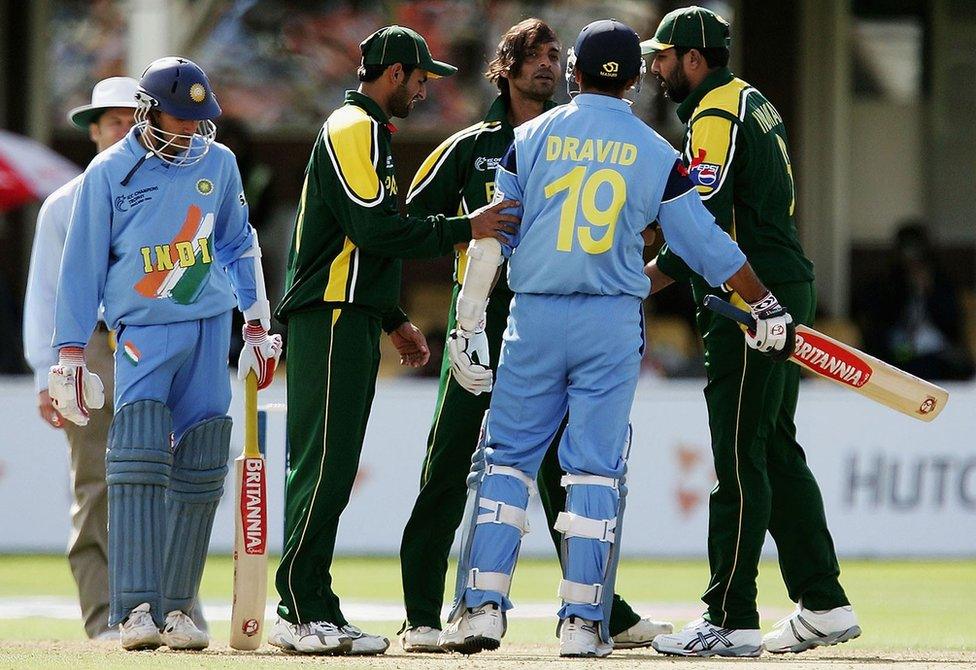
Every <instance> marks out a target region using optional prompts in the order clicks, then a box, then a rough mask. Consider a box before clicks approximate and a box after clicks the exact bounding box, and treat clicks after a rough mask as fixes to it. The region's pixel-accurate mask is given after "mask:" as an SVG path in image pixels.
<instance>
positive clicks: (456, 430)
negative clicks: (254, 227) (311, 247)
mask: <svg viewBox="0 0 976 670" xmlns="http://www.w3.org/2000/svg"><path fill="white" fill-rule="evenodd" d="M486 77H487V78H488V79H489V81H491V82H492V83H494V84H496V85H497V86H498V89H499V92H500V94H499V96H498V97H497V98H496V99H495V101H494V103H492V105H491V107H490V108H489V110H488V114H487V115H486V116H485V119H484V121H482V122H480V123H476V124H474V125H473V126H470V127H468V128H465V129H464V130H461V131H459V132H457V133H455V134H454V135H452V136H450V137H449V138H447V139H446V140H444V142H442V143H441V144H440V146H438V147H437V148H436V149H435V150H434V151H433V153H431V154H430V156H428V157H427V159H426V160H425V161H424V162H423V164H422V165H421V166H420V168H419V170H418V171H417V174H416V176H415V177H414V180H413V184H411V186H410V191H409V193H408V195H407V203H408V206H409V211H410V214H411V215H414V216H430V215H435V214H446V215H452V214H455V213H457V214H464V213H465V212H468V211H471V210H472V209H475V208H478V207H482V206H484V205H485V204H486V203H488V202H490V201H491V199H492V196H493V194H494V193H493V191H494V178H495V168H496V166H497V164H498V161H499V160H500V159H501V157H502V156H503V155H504V153H505V150H506V149H508V147H509V145H511V144H512V141H513V139H514V138H515V132H514V127H515V126H517V125H519V124H521V123H523V122H525V121H528V120H529V119H532V118H534V117H536V116H538V115H539V114H541V113H542V112H543V111H545V110H547V109H551V108H552V107H554V106H555V105H554V103H553V102H552V100H551V98H552V95H553V93H554V91H555V87H556V85H557V84H559V83H561V82H562V68H561V67H560V45H559V41H558V39H557V38H556V35H555V33H554V32H553V31H552V29H551V28H550V27H549V26H548V25H546V24H545V23H544V22H542V21H540V20H539V19H534V18H533V19H526V20H524V21H522V22H520V23H518V24H516V25H515V26H512V28H510V29H509V30H508V31H507V32H506V33H505V35H504V36H503V37H502V40H501V42H500V43H499V45H498V48H497V50H496V54H495V58H494V60H492V62H491V63H490V64H489V66H488V72H487V73H486ZM466 266H467V254H466V252H465V251H464V250H463V249H461V250H459V251H458V252H457V260H456V264H455V273H454V290H453V294H452V296H451V311H450V313H449V315H448V326H447V328H448V332H450V331H451V330H453V329H454V328H455V325H456V316H455V309H456V302H457V297H458V293H459V292H460V290H461V285H462V284H463V283H464V274H465V268H466ZM511 300H512V292H511V290H509V288H508V284H507V282H506V281H505V271H504V268H502V272H501V273H500V276H499V278H498V282H497V284H496V285H495V288H494V289H493V291H492V293H491V297H490V300H489V303H488V318H487V330H486V335H487V341H488V350H489V359H490V361H491V362H492V363H496V362H497V361H498V354H499V349H500V347H501V342H502V333H503V332H504V330H505V324H506V322H507V320H508V309H509V303H510V302H511ZM482 362H483V363H484V362H485V361H482ZM490 401H491V394H490V393H480V394H479V395H473V394H472V393H469V392H468V391H466V390H465V389H464V388H462V386H461V385H460V384H458V382H457V380H456V379H455V378H454V377H453V376H452V375H451V367H450V362H449V360H448V356H447V353H446V352H445V354H444V359H443V362H442V365H441V378H440V388H439V391H438V397H437V405H436V409H435V413H434V420H433V425H432V426H431V429H430V434H429V436H428V438H427V456H426V458H425V459H424V464H423V471H422V474H421V483H420V494H419V495H418V497H417V502H416V503H415V504H414V508H413V512H412V513H411V515H410V520H409V521H408V522H407V526H406V528H405V529H404V531H403V541H402V543H401V545H400V565H401V570H402V573H403V593H404V600H405V602H406V608H407V621H406V622H405V623H404V628H403V630H402V631H401V633H402V637H401V644H402V645H403V649H404V650H405V651H408V652H439V651H442V649H441V648H440V647H438V645H437V638H438V633H439V632H440V628H441V619H440V613H441V607H442V605H443V601H444V579H445V575H446V573H447V558H448V554H449V552H450V549H451V544H452V543H453V541H454V535H455V532H456V530H457V528H458V526H459V525H460V523H461V516H462V513H463V511H464V502H465V497H466V495H467V487H466V483H465V478H466V476H467V474H468V471H469V469H470V467H471V455H472V453H473V451H474V449H475V447H476V446H477V442H478V432H479V428H480V426H481V421H482V418H483V417H484V414H485V411H486V410H487V409H488V404H489V403H490ZM561 435H562V430H560V431H559V432H558V433H557V434H556V436H555V438H554V439H553V442H552V446H551V448H550V449H549V451H548V453H547V454H546V457H545V460H544V461H543V464H542V467H541V468H540V471H539V495H540V498H541V500H542V504H543V507H544V508H545V512H546V517H547V519H548V522H549V523H548V526H549V529H550V535H551V536H552V540H553V542H554V544H555V545H556V550H557V553H558V552H559V546H560V542H561V535H560V533H559V531H556V530H553V525H554V523H555V520H556V515H558V514H559V512H560V511H562V510H563V509H565V502H566V492H565V489H563V488H562V486H561V485H560V479H561V477H562V476H563V474H564V473H563V471H562V469H561V468H560V466H559V461H558V458H557V455H556V445H558V444H559V439H560V437H561ZM671 630H672V626H671V624H668V623H661V622H657V621H652V620H650V619H641V617H640V616H639V615H638V614H636V613H635V612H634V610H633V609H631V607H630V606H629V605H628V604H627V603H626V602H625V601H624V600H623V599H621V598H620V597H619V596H615V597H614V602H613V609H612V612H611V618H610V633H611V635H613V636H614V645H615V647H616V648H618V649H624V648H633V647H644V646H648V645H649V644H650V643H651V640H652V639H654V637H655V636H656V635H659V634H661V633H669V632H671Z"/></svg>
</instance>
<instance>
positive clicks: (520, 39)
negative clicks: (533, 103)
mask: <svg viewBox="0 0 976 670" xmlns="http://www.w3.org/2000/svg"><path fill="white" fill-rule="evenodd" d="M548 42H557V43H558V42H559V40H558V39H557V38H556V33H555V31H554V30H553V29H552V28H550V27H549V24H548V23H546V22H545V21H543V20H542V19H536V18H531V19H525V20H524V21H519V22H518V23H516V24H515V25H514V26H512V27H511V28H509V29H508V31H507V32H506V33H505V34H504V35H503V36H502V39H501V41H500V42H499V43H498V46H497V47H496V48H495V57H494V58H493V59H492V61H491V62H490V63H488V70H487V71H486V72H485V78H487V79H488V81H490V82H491V83H493V84H494V85H495V86H497V87H498V90H499V91H501V94H502V97H503V98H505V100H508V98H509V96H510V95H511V94H510V93H509V90H508V76H510V75H512V74H515V73H516V72H518V71H519V68H521V67H522V63H524V62H525V59H526V57H527V56H528V55H529V53H531V51H532V50H533V49H535V48H538V47H539V46H541V45H543V44H546V43H548ZM502 75H506V76H502Z"/></svg>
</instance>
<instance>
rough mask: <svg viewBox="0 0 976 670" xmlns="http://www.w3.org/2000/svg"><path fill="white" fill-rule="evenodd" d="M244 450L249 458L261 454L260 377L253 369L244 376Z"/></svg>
mask: <svg viewBox="0 0 976 670" xmlns="http://www.w3.org/2000/svg"><path fill="white" fill-rule="evenodd" d="M244 451H245V453H246V454H247V456H248V457H249V458H254V457H256V456H258V455H259V454H260V451H259V449H258V378H257V375H255V374H254V372H253V371H251V372H248V373H247V377H245V378H244Z"/></svg>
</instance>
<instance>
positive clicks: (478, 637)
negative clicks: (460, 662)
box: [437, 603, 505, 654]
mask: <svg viewBox="0 0 976 670" xmlns="http://www.w3.org/2000/svg"><path fill="white" fill-rule="evenodd" d="M503 635H505V614H504V613H503V612H502V611H501V610H500V609H499V608H498V606H497V605H495V604H493V603H485V604H484V605H482V606H481V607H475V608H470V609H465V610H464V612H462V613H461V618H459V619H458V620H457V621H455V622H454V623H452V624H451V625H450V626H448V627H447V628H445V629H444V630H443V631H442V632H441V634H440V637H439V638H438V640H437V641H438V643H439V644H440V647H441V649H443V650H444V651H456V652H459V653H461V654H477V653H478V652H479V651H494V650H495V649H498V647H500V646H501V644H502V636H503Z"/></svg>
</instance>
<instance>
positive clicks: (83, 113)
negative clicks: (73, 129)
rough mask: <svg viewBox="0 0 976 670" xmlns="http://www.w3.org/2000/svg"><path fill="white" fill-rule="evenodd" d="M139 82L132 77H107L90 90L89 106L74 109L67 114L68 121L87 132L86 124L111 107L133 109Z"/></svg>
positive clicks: (135, 103)
mask: <svg viewBox="0 0 976 670" xmlns="http://www.w3.org/2000/svg"><path fill="white" fill-rule="evenodd" d="M138 89H139V82H138V81H136V80H135V79H133V78H132V77H109V78H108V79H102V80H101V81H100V82H98V83H97V84H95V88H93V89H92V101H91V104H90V105H82V106H81V107H75V108H74V109H72V110H71V111H70V112H68V120H69V121H71V123H73V124H75V125H76V126H78V127H79V128H81V129H82V130H88V124H89V123H91V122H92V121H94V120H95V118H96V117H97V116H98V115H99V114H101V113H102V112H104V111H105V110H106V109H111V108H113V107H131V108H132V109H135V108H136V106H137V104H138V103H137V102H136V91H137V90H138Z"/></svg>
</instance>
